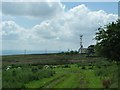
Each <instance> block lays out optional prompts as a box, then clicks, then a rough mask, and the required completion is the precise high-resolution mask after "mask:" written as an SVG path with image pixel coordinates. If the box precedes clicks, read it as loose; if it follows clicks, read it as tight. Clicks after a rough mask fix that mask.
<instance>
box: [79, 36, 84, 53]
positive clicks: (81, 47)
mask: <svg viewBox="0 0 120 90" xmlns="http://www.w3.org/2000/svg"><path fill="white" fill-rule="evenodd" d="M82 37H83V35H80V49H79V53H82V49H83V45H82Z"/></svg>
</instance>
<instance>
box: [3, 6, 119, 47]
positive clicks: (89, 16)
mask: <svg viewBox="0 0 120 90" xmlns="http://www.w3.org/2000/svg"><path fill="white" fill-rule="evenodd" d="M36 6H37V5H36ZM53 6H54V5H53ZM53 6H51V7H53ZM40 7H42V6H40ZM44 7H45V6H44ZM55 7H57V6H54V8H55ZM58 7H59V6H58ZM33 8H34V7H33ZM52 9H53V8H52ZM58 11H59V12H57V15H58V16H59V15H60V16H61V17H57V16H56V17H53V18H51V19H47V20H43V21H42V22H41V23H39V24H37V25H35V26H34V27H32V28H30V29H29V30H28V29H25V28H23V27H21V26H19V25H17V24H16V23H15V22H14V21H3V22H2V23H3V36H4V39H6V40H7V39H11V40H14V39H18V40H21V42H22V43H24V44H25V43H26V44H27V45H28V44H29V47H32V48H35V46H36V48H41V49H45V48H47V47H48V46H49V48H50V49H58V48H59V47H61V48H63V49H65V48H67V47H68V48H76V49H78V48H79V35H80V34H83V44H84V46H85V47H87V46H88V45H90V44H94V43H95V41H94V40H92V39H93V37H94V35H95V32H96V29H97V28H98V27H100V26H103V25H106V24H108V23H110V22H112V21H115V20H117V18H118V16H117V15H115V14H108V13H106V12H105V11H103V10H99V11H91V10H89V9H88V8H87V7H86V6H85V5H84V4H82V5H79V6H76V7H74V8H72V9H70V10H68V11H62V12H63V13H61V10H58ZM20 12H21V11H20ZM33 12H34V11H33ZM35 12H37V11H35ZM43 12H44V11H43ZM16 13H17V12H16ZM40 13H41V12H40ZM51 13H54V14H55V12H54V11H53V12H51ZM6 14H7V12H6ZM14 14H15V13H14ZM19 14H20V13H19ZM21 14H22V12H21ZM27 14H28V15H29V13H26V15H27ZM48 14H49V13H48ZM31 15H33V14H31ZM49 15H52V14H49ZM49 15H48V16H49ZM33 16H34V15H33ZM41 16H42V14H41ZM43 17H44V16H43ZM24 44H23V45H24ZM32 45H33V46H32ZM39 45H41V46H40V47H39ZM26 47H28V46H26ZM68 48H67V49H68Z"/></svg>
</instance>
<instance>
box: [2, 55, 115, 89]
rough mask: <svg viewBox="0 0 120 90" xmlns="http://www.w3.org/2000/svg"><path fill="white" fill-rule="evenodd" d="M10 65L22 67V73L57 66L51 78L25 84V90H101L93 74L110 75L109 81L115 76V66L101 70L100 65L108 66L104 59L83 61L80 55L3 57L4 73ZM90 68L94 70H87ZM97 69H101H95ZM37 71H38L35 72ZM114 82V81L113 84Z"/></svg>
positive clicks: (85, 58) (83, 57)
mask: <svg viewBox="0 0 120 90" xmlns="http://www.w3.org/2000/svg"><path fill="white" fill-rule="evenodd" d="M13 64H14V65H16V66H21V67H22V69H21V70H24V69H25V70H26V68H27V70H28V71H30V70H31V67H36V68H39V67H41V65H42V66H44V65H46V64H47V65H50V66H51V67H53V66H56V68H50V70H53V71H55V74H54V75H53V76H50V77H49V78H41V79H39V80H33V81H30V82H27V83H25V87H26V88H61V89H62V88H102V82H101V79H100V76H98V75H96V73H99V72H102V74H101V76H103V77H104V75H109V76H111V77H112V74H113V73H114V72H117V71H114V70H115V69H116V65H114V64H113V65H112V64H111V66H107V68H105V67H104V66H102V65H103V64H109V62H108V61H105V59H104V58H101V57H85V55H79V54H78V55H62V54H50V55H25V56H24V55H14V56H3V71H5V68H6V67H7V66H8V65H13ZM92 65H93V66H94V67H93V68H92V69H90V67H91V66H92ZM83 66H84V67H85V68H84V69H82V67H83ZM98 66H101V67H102V68H98ZM11 70H12V69H11ZM11 70H10V71H11ZM27 70H26V72H27ZM40 70H41V69H40ZM40 70H38V72H39V71H40ZM43 71H44V70H43ZM21 72H22V71H21ZM26 72H24V73H26ZM6 74H7V73H6ZM9 74H10V73H9V71H8V75H5V76H9ZM40 74H41V73H40ZM3 78H4V76H3ZM23 78H24V77H23ZM116 79H117V77H116V78H115V81H116ZM112 87H117V83H115V82H114V83H113V86H112Z"/></svg>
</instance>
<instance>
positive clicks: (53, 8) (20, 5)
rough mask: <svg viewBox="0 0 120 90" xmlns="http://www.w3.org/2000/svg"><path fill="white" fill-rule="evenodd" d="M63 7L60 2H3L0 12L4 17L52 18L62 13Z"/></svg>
mask: <svg viewBox="0 0 120 90" xmlns="http://www.w3.org/2000/svg"><path fill="white" fill-rule="evenodd" d="M63 10H64V6H63V5H62V4H61V3H60V2H41V3H37V2H3V3H2V12H3V13H4V14H5V15H13V16H14V15H17V16H28V17H38V18H53V17H55V16H56V15H57V13H62V12H63Z"/></svg>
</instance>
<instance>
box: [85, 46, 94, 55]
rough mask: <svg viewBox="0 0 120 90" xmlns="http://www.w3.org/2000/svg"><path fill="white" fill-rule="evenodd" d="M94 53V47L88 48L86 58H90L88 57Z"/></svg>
mask: <svg viewBox="0 0 120 90" xmlns="http://www.w3.org/2000/svg"><path fill="white" fill-rule="evenodd" d="M94 53H95V46H94V45H90V46H88V48H87V56H90V55H92V54H94Z"/></svg>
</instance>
